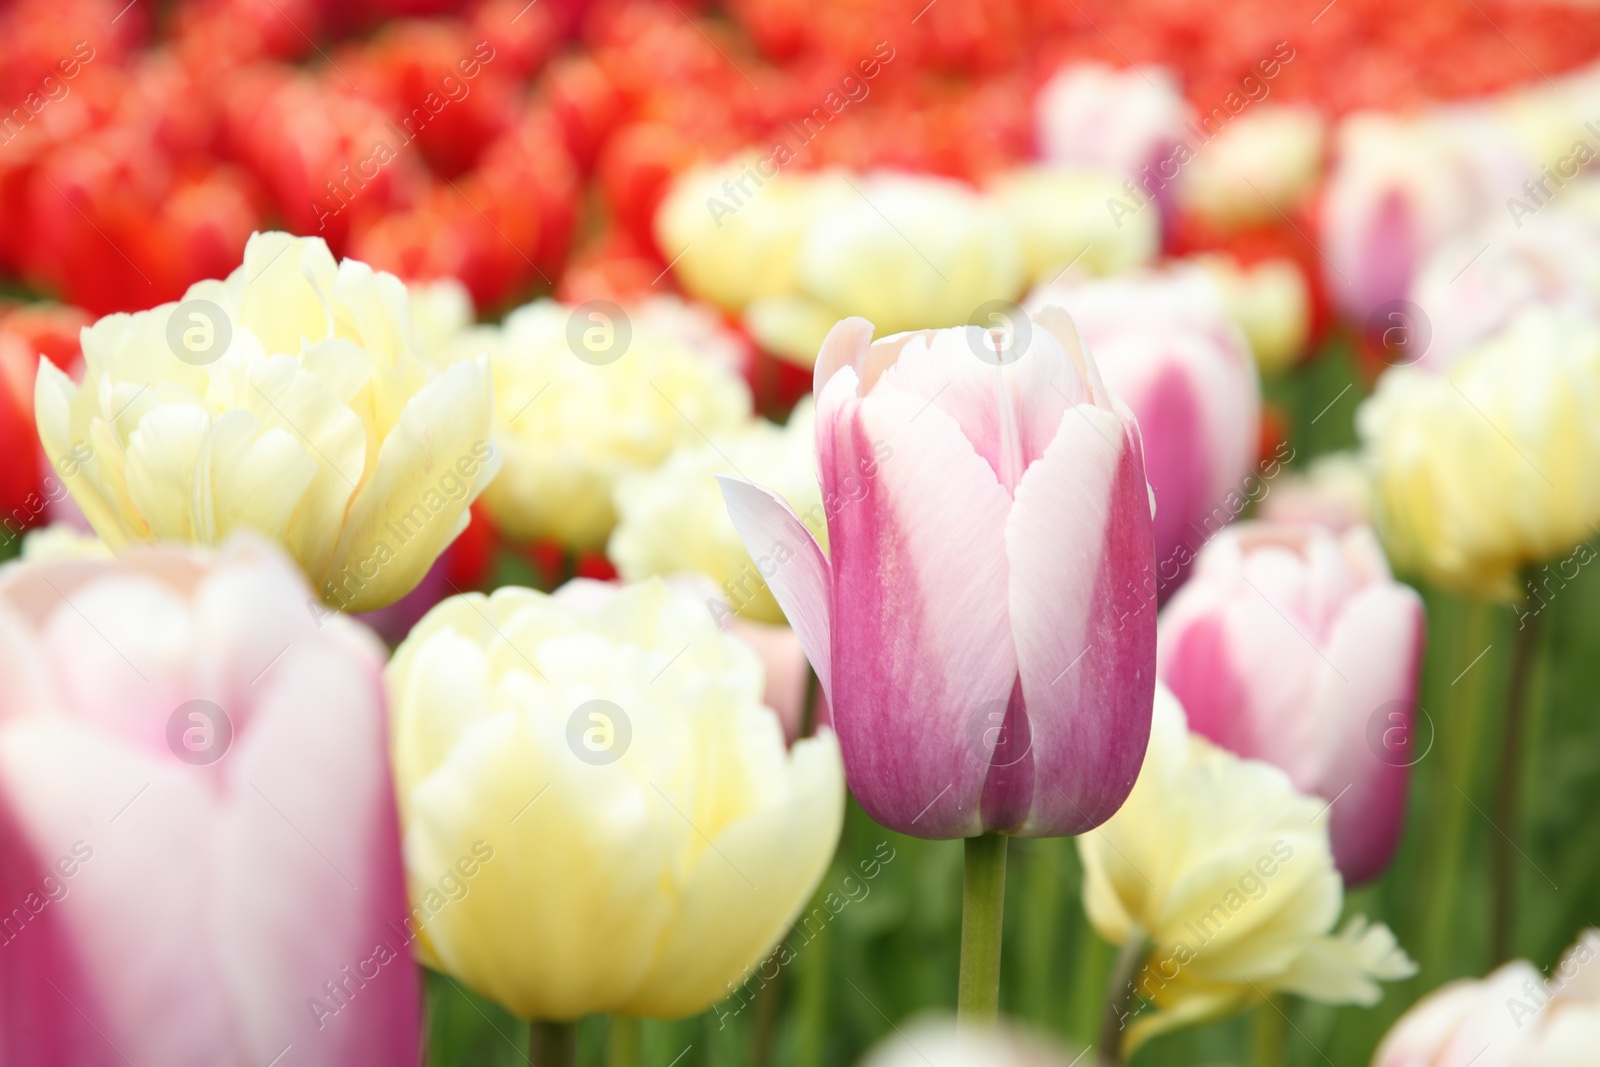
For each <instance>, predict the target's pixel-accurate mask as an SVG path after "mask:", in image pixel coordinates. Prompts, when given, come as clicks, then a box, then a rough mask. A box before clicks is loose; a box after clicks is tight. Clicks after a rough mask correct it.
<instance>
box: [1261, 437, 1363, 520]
mask: <svg viewBox="0 0 1600 1067" xmlns="http://www.w3.org/2000/svg"><path fill="white" fill-rule="evenodd" d="M1256 515H1257V517H1259V518H1261V519H1265V520H1267V521H1270V522H1274V523H1312V524H1315V525H1318V526H1323V527H1326V528H1327V529H1329V530H1332V531H1333V532H1334V533H1336V534H1342V533H1344V532H1345V531H1346V530H1348V529H1350V528H1351V527H1354V526H1371V525H1372V477H1371V473H1370V472H1369V471H1368V470H1367V468H1366V466H1365V465H1364V464H1363V463H1362V462H1361V456H1360V455H1359V454H1358V453H1355V452H1329V453H1327V454H1325V455H1321V456H1318V457H1317V458H1316V459H1314V460H1312V461H1311V462H1310V463H1308V464H1307V465H1306V468H1305V472H1304V473H1303V474H1297V473H1294V472H1293V471H1291V472H1290V473H1288V474H1285V475H1284V476H1283V478H1282V480H1280V481H1278V482H1277V483H1276V484H1274V485H1273V486H1272V488H1271V489H1270V490H1268V493H1267V495H1266V497H1264V498H1263V499H1262V501H1261V507H1260V509H1259V510H1258V511H1257V512H1256Z"/></svg>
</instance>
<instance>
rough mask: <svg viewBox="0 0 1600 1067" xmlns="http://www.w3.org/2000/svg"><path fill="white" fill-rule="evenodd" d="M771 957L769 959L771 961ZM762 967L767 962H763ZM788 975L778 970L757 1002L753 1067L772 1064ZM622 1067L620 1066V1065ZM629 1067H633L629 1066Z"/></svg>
mask: <svg viewBox="0 0 1600 1067" xmlns="http://www.w3.org/2000/svg"><path fill="white" fill-rule="evenodd" d="M770 958H771V957H768V959H770ZM761 966H762V967H765V966H766V961H762V964H761ZM787 974H788V972H787V971H786V970H784V969H783V968H782V967H779V968H778V973H777V975H776V976H775V977H774V978H773V979H772V981H770V982H768V983H767V985H766V988H765V989H763V990H762V991H761V992H762V994H763V995H762V996H761V997H760V998H759V999H757V1001H756V1021H755V1035H754V1037H753V1038H752V1042H751V1043H752V1044H753V1045H754V1049H753V1050H752V1052H751V1056H750V1064H751V1067H768V1065H769V1064H771V1063H772V1047H773V1045H774V1044H775V1043H776V1042H777V1039H778V1017H779V1016H780V1015H781V1014H782V1013H783V1002H784V1000H785V999H786V998H785V997H784V984H785V976H786V975H787ZM618 1067H620V1065H618ZM628 1067H633V1065H632V1064H629V1065H628Z"/></svg>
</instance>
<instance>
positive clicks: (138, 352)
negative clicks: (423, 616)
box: [35, 233, 498, 611]
mask: <svg viewBox="0 0 1600 1067" xmlns="http://www.w3.org/2000/svg"><path fill="white" fill-rule="evenodd" d="M83 357H84V363H85V371H84V377H83V384H82V385H81V386H80V385H78V384H75V383H74V382H73V381H72V380H71V379H70V378H68V377H67V376H66V375H65V374H64V373H62V372H61V371H60V370H58V369H56V368H55V367H54V366H53V365H51V364H49V363H48V362H44V363H41V364H40V367H39V377H38V381H37V383H36V386H35V413H36V417H37V419H38V424H39V437H40V439H41V440H42V441H43V442H44V445H45V452H46V454H47V455H48V456H49V457H50V459H51V462H52V463H54V464H55V466H56V472H57V473H58V474H59V475H60V476H61V479H62V481H63V483H64V484H65V485H66V486H67V488H68V490H69V491H70V492H71V493H72V496H73V498H74V499H75V500H76V501H77V502H78V504H79V506H80V507H82V509H83V513H84V514H85V515H86V516H87V517H88V520H89V522H90V523H91V524H92V525H93V526H94V529H95V532H96V533H98V534H99V535H100V536H101V537H103V538H104V539H105V540H106V542H107V543H108V544H110V545H111V546H112V547H113V548H121V547H122V546H124V545H128V544H132V543H136V542H141V541H179V542H189V543H198V544H205V545H214V544H218V543H220V542H221V541H223V540H224V539H226V538H227V537H228V535H229V534H231V533H232V532H233V531H235V530H240V529H251V530H255V531H257V532H259V533H261V534H263V535H265V536H266V537H267V538H268V539H269V540H272V541H275V542H277V543H278V544H280V545H281V546H282V547H283V548H284V549H285V550H286V551H287V552H288V553H289V555H290V556H292V557H293V558H294V559H295V560H296V562H298V563H299V564H300V566H301V568H302V569H303V570H304V571H305V572H306V574H307V575H308V576H309V577H310V579H311V583H312V586H313V587H314V588H315V589H316V590H317V592H318V593H319V594H320V595H321V596H322V597H323V598H324V599H325V600H327V601H328V602H329V603H330V604H333V605H336V606H338V607H341V608H345V609H348V610H351V611H368V610H371V609H373V608H377V607H382V606H383V605H385V604H389V603H392V602H393V601H395V600H397V599H399V598H400V597H401V596H403V595H404V594H405V593H407V592H409V591H410V590H411V589H412V588H413V587H414V586H415V585H416V584H417V583H418V582H419V581H421V580H422V577H423V575H425V574H426V573H427V572H428V568H429V567H431V566H432V565H433V561H434V560H435V559H437V558H438V556H439V554H440V553H441V552H443V551H444V549H445V548H446V547H447V546H448V545H449V544H450V542H451V541H453V540H454V539H455V537H456V535H457V534H459V533H460V532H461V531H462V530H463V529H465V528H466V524H467V518H468V516H467V507H468V505H469V504H471V502H472V500H473V499H474V498H475V497H476V496H477V495H478V493H480V492H481V491H482V490H483V487H484V486H485V485H487V484H488V482H489V480H490V479H491V478H492V477H493V476H494V472H495V469H496V467H497V466H498V459H497V457H496V456H495V454H494V450H493V448H492V447H491V446H490V443H489V413H490V408H491V393H492V388H491V384H490V379H489V368H488V365H487V363H486V362H484V361H482V360H468V361H465V362H463V363H462V364H461V365H459V366H455V367H451V368H450V369H449V370H447V371H444V372H442V373H440V374H437V375H433V376H431V377H430V375H429V369H428V366H427V364H426V363H424V362H423V360H422V359H421V357H420V356H419V353H418V351H417V347H416V337H415V333H414V331H413V328H412V322H411V315H410V311H409V308H408V305H407V298H406V289H405V286H404V285H402V284H401V282H400V281H399V279H397V278H395V277H393V276H392V275H388V274H383V273H379V272H375V271H373V270H372V269H371V268H369V267H368V266H366V265H365V264H363V263H358V262H356V261H354V260H349V259H347V260H345V261H344V262H343V263H341V264H335V263H334V260H333V256H332V255H331V254H330V253H329V252H328V247H327V245H325V244H324V243H323V242H322V241H321V240H320V239H318V238H300V237H291V236H289V235H288V234H283V233H266V234H256V235H255V236H253V237H251V238H250V242H249V244H248V245H246V246H245V253H244V264H243V265H242V266H241V267H239V269H238V270H236V271H234V272H233V273H232V274H231V275H229V276H228V278H227V279H226V280H225V281H205V282H199V283H197V284H195V285H194V286H192V287H190V289H189V291H188V293H187V294H185V297H184V300H183V301H182V302H180V303H177V304H163V305H161V306H160V307H158V308H155V309H153V310H151V311H141V312H137V313H135V314H133V315H124V314H117V315H109V316H107V317H105V318H103V319H101V320H100V321H99V322H97V323H95V324H94V325H93V326H92V327H90V328H89V329H87V330H85V331H84V333H83ZM63 457H70V458H71V460H72V461H71V462H67V461H65V460H64V459H63Z"/></svg>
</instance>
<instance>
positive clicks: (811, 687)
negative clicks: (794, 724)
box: [800, 660, 822, 737]
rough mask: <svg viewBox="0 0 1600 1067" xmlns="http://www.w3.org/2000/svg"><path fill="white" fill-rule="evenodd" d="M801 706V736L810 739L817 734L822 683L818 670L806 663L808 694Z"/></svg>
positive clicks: (809, 662)
mask: <svg viewBox="0 0 1600 1067" xmlns="http://www.w3.org/2000/svg"><path fill="white" fill-rule="evenodd" d="M802 699H803V700H804V701H805V702H804V703H803V704H801V705H800V736H801V737H810V736H811V735H812V734H814V733H816V732H817V701H818V700H820V699H822V682H821V680H820V679H818V678H817V671H816V668H815V667H813V666H811V661H810V660H807V661H806V693H805V696H804V697H803V698H802Z"/></svg>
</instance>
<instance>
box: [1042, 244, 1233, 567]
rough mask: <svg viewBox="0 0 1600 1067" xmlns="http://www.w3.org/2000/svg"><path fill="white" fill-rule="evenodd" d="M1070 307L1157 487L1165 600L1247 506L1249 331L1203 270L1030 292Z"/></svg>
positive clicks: (1157, 537) (1158, 541)
mask: <svg viewBox="0 0 1600 1067" xmlns="http://www.w3.org/2000/svg"><path fill="white" fill-rule="evenodd" d="M1052 303H1055V304H1059V305H1061V306H1062V307H1064V308H1066V309H1067V311H1069V312H1071V313H1072V317H1073V320H1074V321H1075V322H1076V323H1077V324H1078V329H1079V330H1080V331H1082V333H1083V339H1084V343H1085V344H1087V345H1088V347H1089V351H1091V352H1093V353H1094V358H1095V363H1096V365H1097V366H1099V368H1100V373H1101V374H1102V375H1103V376H1104V378H1105V381H1106V384H1107V386H1108V387H1109V388H1110V389H1111V391H1112V392H1113V393H1115V394H1116V395H1117V396H1119V397H1121V398H1122V399H1123V400H1125V401H1127V404H1128V406H1129V407H1130V408H1132V409H1133V413H1134V416H1135V417H1136V418H1138V420H1139V429H1140V431H1141V434H1142V436H1143V439H1144V449H1145V451H1144V471H1145V474H1146V475H1147V476H1148V477H1149V479H1150V488H1151V490H1152V492H1154V493H1155V502H1156V512H1155V548H1156V572H1157V580H1158V581H1159V582H1160V583H1161V590H1160V592H1161V594H1162V597H1163V599H1164V598H1165V596H1166V594H1167V593H1168V592H1169V591H1170V590H1171V589H1172V588H1175V587H1176V583H1177V582H1179V581H1181V579H1182V576H1183V575H1185V574H1186V573H1187V572H1188V567H1189V563H1190V562H1191V561H1192V559H1193V556H1194V553H1195V552H1198V551H1199V549H1200V546H1201V545H1203V544H1204V543H1205V541H1206V539H1207V538H1208V537H1210V536H1211V535H1212V534H1214V533H1216V532H1217V531H1218V530H1220V529H1221V528H1222V527H1224V526H1226V525H1227V524H1228V523H1230V522H1232V521H1233V520H1234V519H1235V518H1237V517H1238V515H1239V513H1240V512H1241V511H1243V510H1244V507H1245V504H1246V502H1247V494H1248V491H1249V486H1248V485H1247V484H1246V478H1247V476H1248V475H1249V474H1250V472H1251V468H1252V467H1253V465H1254V463H1255V459H1256V450H1257V447H1258V444H1259V431H1258V424H1259V421H1260V410H1261V387H1260V385H1259V384H1258V382H1257V378H1256V368H1255V361H1254V360H1253V359H1252V358H1251V356H1250V348H1249V345H1248V343H1247V342H1246V341H1245V339H1244V337H1243V335H1242V334H1241V333H1240V332H1239V329H1238V327H1236V326H1235V325H1234V324H1233V322H1232V320H1230V319H1229V317H1228V312H1227V306H1226V305H1225V304H1224V303H1223V300H1222V297H1221V294H1220V292H1219V290H1218V289H1217V287H1216V286H1215V285H1214V284H1212V282H1211V280H1210V278H1208V277H1207V276H1206V275H1205V274H1204V273H1202V272H1200V271H1198V270H1194V269H1181V270H1177V271H1173V272H1170V273H1166V274H1149V275H1142V276H1135V277H1127V278H1106V279H1100V280H1096V281H1090V282H1085V283H1081V284H1077V285H1068V286H1052V287H1048V288H1044V289H1040V290H1038V291H1036V292H1035V293H1034V294H1033V295H1032V296H1030V297H1029V298H1028V305H1029V306H1030V307H1033V308H1039V307H1044V306H1047V305H1048V304H1052Z"/></svg>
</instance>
